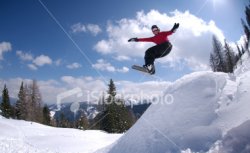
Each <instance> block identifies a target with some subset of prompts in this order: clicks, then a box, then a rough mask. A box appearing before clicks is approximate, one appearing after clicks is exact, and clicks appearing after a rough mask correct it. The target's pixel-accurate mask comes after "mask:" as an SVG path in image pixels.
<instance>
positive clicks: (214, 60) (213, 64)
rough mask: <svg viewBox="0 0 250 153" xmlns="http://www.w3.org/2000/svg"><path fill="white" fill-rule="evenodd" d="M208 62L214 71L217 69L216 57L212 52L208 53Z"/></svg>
mask: <svg viewBox="0 0 250 153" xmlns="http://www.w3.org/2000/svg"><path fill="white" fill-rule="evenodd" d="M209 63H210V67H211V68H212V70H213V71H214V72H215V71H216V70H217V64H216V57H215V55H214V54H213V53H210V59H209Z"/></svg>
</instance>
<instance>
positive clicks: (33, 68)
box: [28, 64, 38, 70]
mask: <svg viewBox="0 0 250 153" xmlns="http://www.w3.org/2000/svg"><path fill="white" fill-rule="evenodd" d="M28 68H29V69H31V70H37V69H38V68H37V66H35V65H34V64H28Z"/></svg>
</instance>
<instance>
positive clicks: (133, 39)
mask: <svg viewBox="0 0 250 153" xmlns="http://www.w3.org/2000/svg"><path fill="white" fill-rule="evenodd" d="M131 41H134V42H137V41H139V40H138V38H130V39H129V40H128V42H131Z"/></svg>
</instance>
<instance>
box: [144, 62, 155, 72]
mask: <svg viewBox="0 0 250 153" xmlns="http://www.w3.org/2000/svg"><path fill="white" fill-rule="evenodd" d="M143 67H144V68H145V69H147V70H148V73H150V74H155V66H154V64H148V65H143Z"/></svg>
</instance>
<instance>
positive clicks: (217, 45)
mask: <svg viewBox="0 0 250 153" xmlns="http://www.w3.org/2000/svg"><path fill="white" fill-rule="evenodd" d="M212 54H213V55H212V58H211V56H210V60H213V61H212V63H213V64H211V61H210V65H214V66H215V67H214V68H212V69H214V70H215V71H216V72H226V71H227V68H226V66H225V59H224V55H223V47H222V44H221V42H220V41H219V40H218V39H217V38H216V37H215V36H213V53H212Z"/></svg>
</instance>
